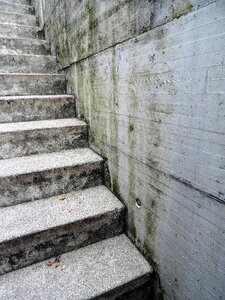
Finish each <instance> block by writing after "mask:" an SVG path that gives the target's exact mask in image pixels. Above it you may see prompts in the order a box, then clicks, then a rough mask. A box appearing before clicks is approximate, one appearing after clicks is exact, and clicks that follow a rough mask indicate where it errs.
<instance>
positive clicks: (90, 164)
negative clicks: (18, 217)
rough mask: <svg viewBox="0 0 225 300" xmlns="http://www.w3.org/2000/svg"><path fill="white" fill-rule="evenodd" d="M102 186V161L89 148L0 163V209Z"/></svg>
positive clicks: (7, 160) (19, 158)
mask: <svg viewBox="0 0 225 300" xmlns="http://www.w3.org/2000/svg"><path fill="white" fill-rule="evenodd" d="M102 183H103V160H102V158H101V157H100V156H98V155H97V154H96V153H94V152H93V151H92V150H90V149H88V148H81V149H75V150H65V151H60V152H54V153H45V154H38V155H31V156H24V157H17V158H11V159H4V160H0V207H1V206H10V205H15V204H18V203H22V202H26V201H32V200H36V199H41V198H45V197H48V196H53V195H57V194H60V193H66V192H69V191H71V190H78V189H84V188H88V187H93V186H96V185H99V184H102Z"/></svg>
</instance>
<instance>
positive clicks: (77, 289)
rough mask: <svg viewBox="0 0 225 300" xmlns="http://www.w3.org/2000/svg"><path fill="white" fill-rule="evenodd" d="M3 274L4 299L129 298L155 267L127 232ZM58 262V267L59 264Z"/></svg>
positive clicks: (0, 291) (111, 299)
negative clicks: (50, 261) (57, 259)
mask: <svg viewBox="0 0 225 300" xmlns="http://www.w3.org/2000/svg"><path fill="white" fill-rule="evenodd" d="M47 263H48V261H44V262H41V263H37V264H35V265H32V266H29V267H26V268H23V269H20V270H17V271H14V272H11V273H8V274H4V275H3V276H1V277H0V286H1V289H0V298H1V300H11V299H13V300H21V299H26V300H34V299H40V300H47V299H54V300H60V299H64V300H69V299H76V300H84V299H101V300H103V299H107V300H109V299H110V300H115V299H124V300H125V299H142V300H145V299H151V295H147V296H148V297H147V298H144V297H142V298H129V297H126V296H125V295H127V294H128V293H129V292H131V291H133V290H135V289H138V288H139V290H141V289H142V286H143V285H144V284H146V283H148V282H149V280H150V278H151V273H152V268H151V266H150V265H149V264H148V262H147V261H146V260H145V259H144V258H143V256H142V255H141V254H140V252H139V251H138V250H137V249H136V248H135V246H134V245H133V244H132V243H131V242H130V240H129V239H128V238H127V237H126V236H125V235H119V236H116V237H113V238H110V239H106V240H104V241H100V242H98V243H95V244H93V245H90V246H87V247H84V248H81V249H78V250H75V251H72V252H70V253H66V254H64V255H62V257H61V258H60V262H59V263H58V264H54V265H53V266H51V267H49V266H48V265H47ZM57 265H58V267H56V266H57Z"/></svg>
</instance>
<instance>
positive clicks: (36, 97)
mask: <svg viewBox="0 0 225 300" xmlns="http://www.w3.org/2000/svg"><path fill="white" fill-rule="evenodd" d="M42 98H43V99H47V98H49V99H54V98H71V99H74V98H75V97H74V95H69V94H68V95H67V94H63V95H60V94H56V95H30V96H27V95H26V96H0V101H9V100H12V101H13V100H24V99H25V100H29V99H32V100H33V99H34V100H35V99H42Z"/></svg>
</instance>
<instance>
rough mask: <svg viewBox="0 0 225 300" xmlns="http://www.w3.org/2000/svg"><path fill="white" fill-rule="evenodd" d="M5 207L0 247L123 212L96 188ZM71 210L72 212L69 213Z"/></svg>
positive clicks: (108, 194)
mask: <svg viewBox="0 0 225 300" xmlns="http://www.w3.org/2000/svg"><path fill="white" fill-rule="evenodd" d="M64 196H65V200H64V201H60V200H59V199H58V196H53V197H49V198H45V199H41V200H37V201H32V202H27V203H22V204H18V205H15V206H10V207H5V208H2V209H1V210H0V243H2V242H6V241H9V240H12V239H16V238H20V237H22V236H27V235H30V234H33V233H37V232H41V231H45V230H48V229H51V228H55V227H59V226H62V225H65V224H69V223H74V222H77V221H81V220H84V219H88V218H91V217H92V218H93V217H96V216H98V215H102V214H105V213H107V212H109V211H114V210H121V209H123V207H124V206H123V204H122V203H121V202H120V201H119V200H118V199H117V198H116V197H115V196H114V195H113V194H112V193H111V192H110V191H109V190H108V189H107V188H106V187H105V186H97V187H94V188H88V189H86V190H82V191H72V192H70V193H66V194H64ZM68 208H70V209H71V210H72V211H71V212H68V211H67V209H68Z"/></svg>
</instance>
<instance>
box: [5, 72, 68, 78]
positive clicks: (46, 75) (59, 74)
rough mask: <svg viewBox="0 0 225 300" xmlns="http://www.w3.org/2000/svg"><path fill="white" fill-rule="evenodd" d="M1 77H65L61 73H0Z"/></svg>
mask: <svg viewBox="0 0 225 300" xmlns="http://www.w3.org/2000/svg"><path fill="white" fill-rule="evenodd" d="M0 76H7V77H10V76H20V77H26V76H27V77H35V76H37V77H39V76H42V77H48V76H55V77H62V78H63V77H65V76H64V75H63V74H61V73H0Z"/></svg>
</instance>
